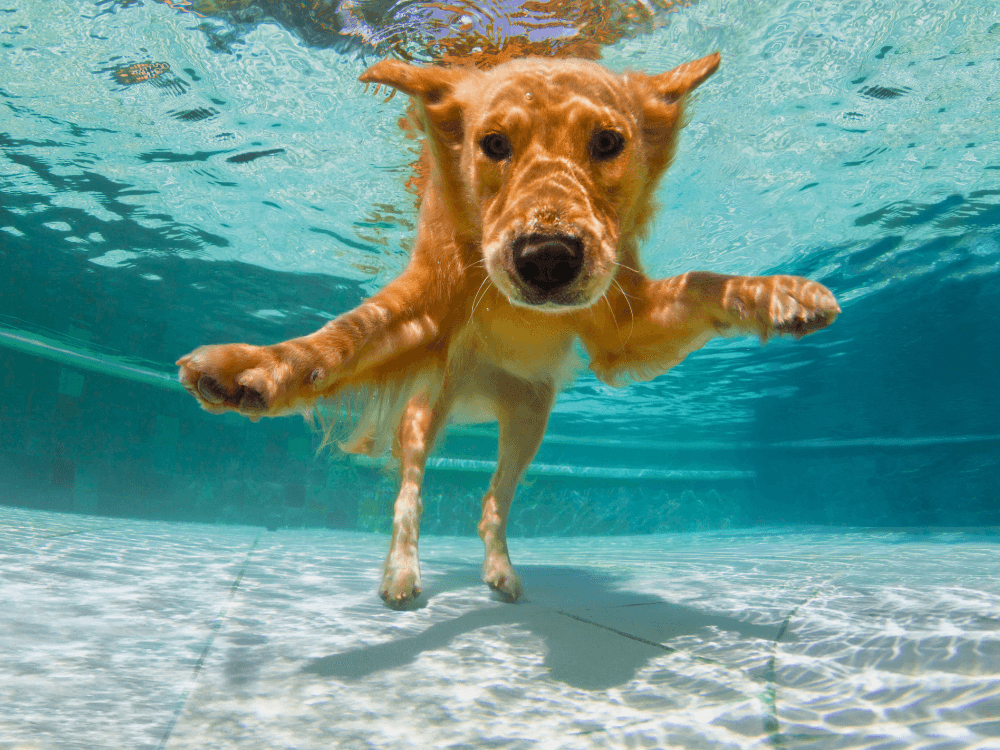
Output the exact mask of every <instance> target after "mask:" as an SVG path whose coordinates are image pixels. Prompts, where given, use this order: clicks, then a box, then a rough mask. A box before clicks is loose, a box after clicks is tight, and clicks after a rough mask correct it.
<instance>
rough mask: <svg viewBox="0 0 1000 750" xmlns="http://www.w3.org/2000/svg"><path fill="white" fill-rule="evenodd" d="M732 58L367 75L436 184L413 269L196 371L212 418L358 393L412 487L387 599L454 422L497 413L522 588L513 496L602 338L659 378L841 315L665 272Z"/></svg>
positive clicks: (407, 574)
mask: <svg viewBox="0 0 1000 750" xmlns="http://www.w3.org/2000/svg"><path fill="white" fill-rule="evenodd" d="M718 65H719V55H718V54H712V55H709V56H707V57H704V58H702V59H700V60H695V61H693V62H688V63H685V64H683V65H681V66H679V67H677V68H675V69H674V70H671V71H669V72H666V73H661V74H659V75H645V74H642V73H626V74H624V75H617V74H614V73H612V72H610V71H608V70H607V69H605V68H603V67H602V66H600V65H598V64H597V63H594V62H590V61H584V60H569V59H552V58H528V59H522V60H514V61H511V62H507V63H504V64H502V65H500V66H498V67H496V68H494V69H492V70H490V71H485V72H484V71H480V70H476V69H474V68H470V69H463V68H444V67H436V66H431V67H420V66H415V65H410V64H407V63H403V62H399V61H394V60H384V61H382V62H379V63H378V64H376V65H374V66H373V67H371V68H370V69H369V70H368V71H366V72H365V73H364V74H363V75H362V76H361V79H360V80H361V81H363V82H365V83H377V84H382V85H385V86H387V87H392V88H394V89H396V90H398V91H401V92H403V93H405V94H407V95H409V96H410V97H411V98H412V100H413V105H414V106H413V107H412V108H411V113H412V116H413V117H414V118H415V120H416V123H415V124H416V125H417V126H418V127H419V128H420V129H421V130H422V131H423V133H424V137H425V139H426V141H425V149H424V154H423V157H422V158H423V159H424V166H425V167H428V168H429V172H430V175H431V177H430V179H429V180H428V181H427V182H426V184H425V186H424V188H423V193H422V197H421V205H420V215H419V228H418V231H417V238H416V243H415V245H414V247H413V252H412V257H411V259H410V262H409V264H408V266H407V267H406V269H405V270H404V271H403V272H402V273H401V274H400V275H399V276H398V277H397V278H396V279H394V280H393V281H391V282H390V283H389V284H388V285H386V287H385V288H384V289H382V290H381V291H380V292H378V293H377V294H375V295H374V296H372V297H371V298H370V299H368V300H367V301H365V302H364V303H362V304H361V305H359V306H358V307H357V308H355V309H354V310H351V311H349V312H345V313H344V314H342V315H340V316H339V317H338V318H336V319H334V320H332V321H330V322H329V323H327V324H326V325H325V326H323V328H321V329H320V330H319V331H317V332H315V333H313V334H310V335H308V336H303V337H301V338H297V339H292V340H290V341H285V342H283V343H280V344H274V345H273V346H251V345H248V344H227V345H221V346H206V347H201V348H199V349H197V350H195V351H194V352H192V353H191V354H188V355H187V356H185V357H182V358H181V359H180V360H179V361H178V363H177V364H178V365H179V366H180V380H181V382H182V383H183V384H184V386H185V387H186V388H187V390H188V391H190V393H191V394H192V395H193V396H195V398H197V399H198V401H199V402H200V403H201V405H202V406H203V407H204V408H205V409H207V410H208V411H210V412H214V413H218V412H223V411H225V410H230V409H231V410H234V411H237V412H240V413H241V414H245V415H246V416H248V417H250V418H251V419H253V420H256V419H258V418H260V417H264V416H277V415H281V414H288V413H292V412H302V413H309V412H310V410H311V409H312V408H313V407H314V406H315V405H316V402H317V400H319V399H335V400H336V399H339V400H340V403H341V404H344V403H346V402H347V401H350V403H353V404H355V405H356V408H355V407H350V408H347V411H348V412H352V413H353V412H358V413H356V414H354V419H355V421H356V424H355V426H354V429H353V433H352V434H351V436H350V437H349V438H347V439H346V440H345V441H343V442H342V443H341V444H340V445H341V448H342V449H343V450H346V451H349V452H358V453H367V454H377V453H381V452H383V451H387V450H388V449H389V448H390V447H391V449H392V451H393V453H394V455H395V456H396V458H397V459H398V460H399V464H400V474H401V486H400V490H399V496H398V498H397V500H396V505H395V512H394V519H393V531H392V541H391V542H390V546H389V555H388V558H387V559H386V562H385V570H384V576H383V579H382V583H381V587H380V594H381V596H382V598H383V600H385V602H386V603H387V604H388V605H389V606H391V607H403V606H407V605H408V604H410V603H411V602H412V601H413V600H414V599H415V598H416V597H417V596H419V594H420V569H419V565H418V561H417V538H418V535H419V521H420V513H421V509H422V505H421V499H420V492H421V483H422V480H423V475H424V468H425V463H426V461H427V457H428V454H429V452H430V451H431V449H432V447H433V445H434V441H435V437H436V436H437V435H438V434H439V433H440V432H441V430H442V428H443V427H445V425H446V424H447V423H448V422H449V420H456V421H467V422H468V421H493V420H496V421H497V422H498V430H499V450H498V456H497V466H496V471H495V473H494V474H493V478H492V480H491V481H490V485H489V489H488V490H487V492H486V495H485V497H484V498H483V504H482V518H481V520H480V521H479V527H478V528H479V536H480V538H481V539H482V541H483V544H484V545H485V548H486V559H485V562H484V564H483V580H484V581H485V582H486V583H487V584H489V585H490V586H491V587H492V588H493V589H494V590H495V591H497V592H499V594H500V595H501V596H502V597H503V598H505V599H506V600H509V601H516V600H517V599H518V598H519V597H520V596H521V594H522V588H521V581H520V579H519V578H518V576H517V574H516V573H515V572H514V569H513V567H512V566H511V562H510V557H509V555H508V553H507V537H506V526H507V514H508V511H509V510H510V503H511V499H512V497H513V495H514V489H515V487H516V486H517V484H518V482H519V481H520V479H521V477H522V476H523V475H524V472H525V470H526V469H527V468H528V465H529V464H530V463H531V461H532V459H533V458H534V455H535V452H536V451H537V450H538V447H539V444H540V443H541V440H542V435H543V434H544V432H545V426H546V423H547V421H548V417H549V413H550V411H551V409H552V405H553V401H554V400H555V398H556V394H557V393H558V391H559V389H560V388H561V387H562V386H563V385H564V384H565V383H567V381H569V379H570V378H571V377H572V376H573V374H574V371H575V370H576V369H577V367H578V364H579V363H578V357H577V356H576V354H575V351H576V343H577V342H580V344H582V349H583V351H585V352H586V355H587V358H588V359H589V366H590V369H591V370H592V371H593V372H594V374H595V375H596V376H597V377H598V378H600V379H601V380H602V381H604V382H605V383H609V384H612V385H621V384H623V383H625V382H627V381H628V380H632V379H638V380H648V379H651V378H654V377H656V376H657V375H659V374H661V373H663V372H666V371H667V370H669V369H670V368H671V367H673V366H674V365H676V364H677V363H678V362H680V361H681V360H683V359H684V357H686V356H687V355H688V354H689V353H690V352H692V351H694V350H695V349H698V348H699V347H701V346H703V345H704V344H705V343H706V342H707V341H708V340H709V339H711V338H712V337H714V336H719V335H726V334H733V333H752V334H756V335H758V336H760V337H761V339H765V340H766V339H767V338H768V337H769V336H771V335H780V334H792V335H794V336H796V337H798V336H802V335H805V334H808V333H812V332H813V331H816V330H818V329H820V328H823V327H824V326H826V325H828V324H829V323H831V322H832V321H833V320H834V318H836V316H837V314H838V313H839V312H840V308H839V307H838V305H837V302H836V300H835V298H834V296H833V294H831V293H830V291H829V290H827V289H826V288H825V287H823V286H822V285H820V284H817V283H815V282H812V281H808V280H807V279H804V278H800V277H797V276H764V277H760V276H753V277H746V276H726V275H722V274H718V273H708V272H697V271H692V272H690V273H685V274H682V275H680V276H676V277H674V278H669V279H661V280H653V279H650V278H647V277H646V276H645V275H644V274H643V271H642V264H641V262H640V259H639V244H640V240H641V239H642V238H643V235H644V232H646V230H647V229H648V227H649V224H650V220H651V219H652V217H653V214H654V211H655V204H654V194H655V192H656V186H657V183H658V181H659V179H660V177H662V175H663V173H664V171H665V170H666V169H667V167H668V166H669V164H670V162H671V159H672V158H673V156H674V150H675V148H676V145H677V140H678V135H679V132H680V130H681V127H682V125H683V122H684V104H685V99H686V97H687V95H688V94H689V93H690V92H691V91H692V90H694V89H695V88H696V87H697V86H698V85H700V84H701V83H703V82H704V81H705V80H706V79H707V78H708V77H709V76H711V75H712V73H714V72H715V70H716V68H717V67H718Z"/></svg>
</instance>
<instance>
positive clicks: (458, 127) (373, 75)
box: [358, 60, 470, 143]
mask: <svg viewBox="0 0 1000 750" xmlns="http://www.w3.org/2000/svg"><path fill="white" fill-rule="evenodd" d="M469 74H470V71H467V70H464V69H462V68H442V67H438V66H429V67H424V66H420V65H410V64H409V63H404V62H400V61H399V60H382V61H380V62H377V63H375V64H374V65H373V66H371V67H370V68H368V70H366V71H365V72H364V73H362V74H361V77H360V78H358V80H359V81H361V82H362V83H381V84H383V85H385V86H391V87H392V88H394V89H397V90H398V91H402V92H403V93H404V94H407V95H408V96H411V97H413V98H414V99H415V100H416V101H417V102H419V104H420V109H421V110H422V113H423V118H422V119H424V120H425V122H424V123H421V124H422V125H423V126H424V127H425V128H426V126H427V125H431V126H433V128H434V130H435V131H437V133H438V134H439V135H440V136H441V137H442V138H443V139H444V140H445V141H448V142H450V143H457V142H459V141H461V139H462V109H461V106H460V104H459V102H458V100H457V99H456V98H455V97H454V96H452V93H453V90H454V88H455V85H456V84H458V82H459V81H461V80H462V79H464V78H465V77H466V76H468V75H469ZM428 135H431V133H428Z"/></svg>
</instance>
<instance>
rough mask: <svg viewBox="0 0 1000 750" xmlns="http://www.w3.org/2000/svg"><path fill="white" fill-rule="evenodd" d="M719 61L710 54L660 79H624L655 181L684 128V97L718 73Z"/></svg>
mask: <svg viewBox="0 0 1000 750" xmlns="http://www.w3.org/2000/svg"><path fill="white" fill-rule="evenodd" d="M719 60H720V57H719V53H718V52H713V53H712V54H711V55H708V56H707V57H703V58H701V59H700V60H693V61H692V62H686V63H684V64H683V65H678V66H677V67H676V68H674V69H673V70H668V71H667V72H666V73H660V74H659V75H655V76H648V75H645V74H642V73H629V74H627V75H626V78H625V80H626V81H627V83H628V84H629V86H630V87H631V88H632V92H633V94H634V95H635V97H636V99H637V100H638V103H639V106H640V108H641V110H642V119H643V128H642V131H643V132H642V134H643V140H644V141H645V143H646V153H647V164H648V166H649V169H650V174H651V176H652V177H653V179H654V180H655V179H656V178H657V177H658V176H659V175H660V174H661V173H662V171H663V170H664V169H666V168H667V166H669V164H670V160H671V159H672V158H673V155H674V148H675V147H676V145H677V134H678V133H679V132H680V129H681V128H682V127H683V126H684V119H683V114H684V113H683V105H684V98H685V96H686V95H687V94H689V93H691V92H692V91H694V90H695V89H696V88H697V87H698V86H699V85H701V84H702V83H703V82H704V81H705V80H706V79H707V78H708V77H709V76H710V75H712V73H714V72H715V71H716V70H717V69H718V67H719Z"/></svg>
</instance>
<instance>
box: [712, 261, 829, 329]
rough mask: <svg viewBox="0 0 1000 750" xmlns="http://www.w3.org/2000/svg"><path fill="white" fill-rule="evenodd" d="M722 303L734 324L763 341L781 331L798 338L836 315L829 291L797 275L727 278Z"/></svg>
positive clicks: (827, 322) (823, 324)
mask: <svg viewBox="0 0 1000 750" xmlns="http://www.w3.org/2000/svg"><path fill="white" fill-rule="evenodd" d="M723 306H724V309H725V311H726V313H727V314H728V315H729V316H730V317H731V318H732V319H734V322H735V323H736V325H738V326H739V327H741V328H744V329H748V330H752V331H755V332H757V333H758V334H759V335H760V337H761V339H764V340H766V339H767V338H768V337H770V336H773V335H779V336H780V335H782V334H790V335H792V336H794V337H795V338H801V337H802V336H805V335H807V334H810V333H813V332H815V331H818V330H820V329H821V328H826V327H827V326H828V325H830V324H831V323H832V322H833V321H834V320H835V319H836V318H837V315H839V314H840V305H838V304H837V298H836V297H834V296H833V292H831V291H830V290H829V289H827V288H826V287H825V286H823V285H822V284H819V283H817V282H815V281H810V280H809V279H804V278H802V277H801V276H752V277H738V278H735V279H731V280H730V281H729V283H728V284H727V289H726V293H725V298H724V301H723Z"/></svg>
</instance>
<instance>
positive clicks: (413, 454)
mask: <svg viewBox="0 0 1000 750" xmlns="http://www.w3.org/2000/svg"><path fill="white" fill-rule="evenodd" d="M446 416H447V407H446V404H445V403H443V400H441V399H439V400H438V402H437V403H436V404H435V405H434V406H431V404H430V403H429V401H428V399H427V396H426V394H420V395H417V396H413V397H412V398H411V399H410V400H409V402H408V403H407V405H406V409H405V410H404V412H403V417H402V419H401V420H400V422H399V429H398V432H397V441H398V455H399V462H400V477H401V482H400V487H399V495H398V496H397V498H396V505H395V509H394V511H393V520H392V541H391V542H390V543H389V555H388V557H386V560H385V570H384V574H383V576H382V584H381V585H380V587H379V595H380V596H381V597H382V600H383V601H384V602H385V603H386V604H387V605H389V606H390V607H393V608H394V609H398V608H401V607H405V606H407V605H409V604H410V603H411V602H412V601H413V600H415V599H416V598H417V597H418V596H420V562H419V560H418V558H417V541H418V539H419V537H420V514H421V512H422V511H423V503H422V501H421V499H420V491H421V485H422V484H423V479H424V467H425V466H426V464H427V456H428V454H429V453H430V451H431V448H433V446H434V439H435V437H436V436H437V432H438V430H439V428H440V426H441V424H442V423H443V421H444V418H445V417H446Z"/></svg>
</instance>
